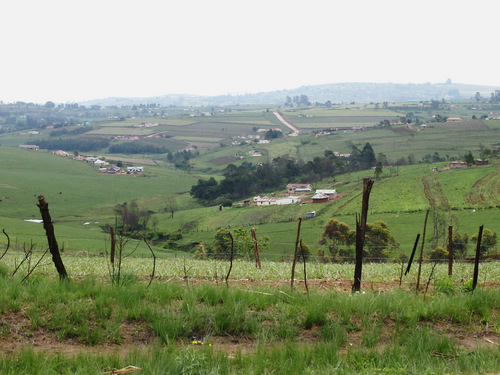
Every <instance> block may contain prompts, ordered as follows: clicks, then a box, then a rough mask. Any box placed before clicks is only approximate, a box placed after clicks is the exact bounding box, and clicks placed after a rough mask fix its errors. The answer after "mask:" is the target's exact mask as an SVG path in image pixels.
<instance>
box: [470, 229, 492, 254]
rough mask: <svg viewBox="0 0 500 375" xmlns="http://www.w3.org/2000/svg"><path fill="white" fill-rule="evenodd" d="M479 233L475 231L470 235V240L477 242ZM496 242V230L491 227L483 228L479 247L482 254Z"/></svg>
mask: <svg viewBox="0 0 500 375" xmlns="http://www.w3.org/2000/svg"><path fill="white" fill-rule="evenodd" d="M478 236H479V234H478V233H475V234H473V235H472V237H471V238H470V240H471V241H472V242H476V243H477V239H478ZM496 244H497V232H493V231H492V230H491V229H488V228H484V230H483V236H482V238H481V247H480V248H479V252H480V254H481V255H482V256H484V255H486V254H487V253H488V251H490V250H491V249H492V248H493V247H495V245H496Z"/></svg>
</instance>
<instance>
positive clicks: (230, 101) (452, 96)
mask: <svg viewBox="0 0 500 375" xmlns="http://www.w3.org/2000/svg"><path fill="white" fill-rule="evenodd" d="M498 89H500V87H498V86H481V85H472V84H463V83H451V82H450V83H356V82H344V83H329V84H322V85H311V86H301V87H297V88H294V89H285V90H277V91H270V92H259V93H253V94H244V95H218V96H199V95H189V94H169V95H162V96H152V97H144V98H125V97H124V98H121V97H113V98H106V99H96V100H90V101H85V102H80V103H79V104H83V105H85V106H87V105H101V106H122V105H133V104H146V103H157V104H160V105H162V106H229V105H232V106H234V105H245V104H269V105H272V104H273V105H281V104H284V103H285V101H286V98H287V96H289V97H291V98H293V97H294V96H300V95H307V96H308V98H309V101H310V102H311V103H315V102H318V103H324V102H326V101H331V102H332V103H351V102H355V103H383V102H385V101H387V102H406V101H426V100H431V99H434V100H441V99H445V100H460V99H470V98H472V97H474V95H475V94H476V92H479V93H480V94H481V95H482V96H483V97H486V98H489V96H490V95H491V93H492V92H494V91H495V90H498Z"/></svg>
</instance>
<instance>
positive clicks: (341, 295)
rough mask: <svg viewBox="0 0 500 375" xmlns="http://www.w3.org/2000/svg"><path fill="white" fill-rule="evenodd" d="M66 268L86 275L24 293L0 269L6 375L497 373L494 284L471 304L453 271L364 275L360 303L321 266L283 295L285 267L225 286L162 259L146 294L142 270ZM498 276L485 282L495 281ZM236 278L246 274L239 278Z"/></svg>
mask: <svg viewBox="0 0 500 375" xmlns="http://www.w3.org/2000/svg"><path fill="white" fill-rule="evenodd" d="M65 260H66V261H67V265H68V268H69V269H74V267H76V263H80V264H82V265H83V267H82V268H80V269H81V270H82V271H81V272H82V274H81V276H78V277H76V276H75V277H74V278H73V279H72V280H71V281H70V282H58V281H57V280H54V279H53V278H51V277H50V276H48V275H47V273H46V272H50V270H49V268H50V266H49V265H47V266H43V267H42V268H40V270H37V271H36V272H35V273H34V274H32V275H31V276H30V279H29V281H28V282H21V281H20V280H21V279H20V277H21V275H20V274H17V275H16V276H14V277H10V276H9V275H10V272H11V271H12V265H13V264H12V262H11V259H7V261H5V258H4V259H3V260H2V262H1V263H0V286H1V288H2V294H0V318H1V321H2V325H1V330H0V334H1V340H0V372H1V373H2V374H9V375H11V374H12V375H13V374H20V373H30V374H32V373H36V374H51V373H54V372H58V373H63V374H70V373H71V374H75V373H76V374H88V373H96V374H100V373H106V372H110V371H113V370H114V369H125V368H126V367H127V366H135V367H137V368H140V369H142V372H141V373H143V374H158V373H162V374H170V373H171V374H179V373H184V374H200V373H214V371H215V373H217V374H255V373H262V374H265V373H275V374H290V373H310V372H314V373H318V374H331V373H339V374H344V373H345V374H350V373H353V372H355V373H360V374H373V373H390V374H407V373H408V372H412V373H426V374H442V373H451V372H453V373H496V372H498V371H500V365H499V364H500V357H499V351H498V343H499V340H500V330H499V321H500V320H499V316H500V315H499V313H500V311H499V308H498V306H499V305H500V293H499V292H498V289H497V288H496V287H493V288H491V287H492V286H495V285H498V284H497V283H493V284H489V285H487V284H484V285H482V286H481V287H480V289H478V290H476V291H475V292H474V293H471V292H470V291H468V289H467V288H468V286H467V285H468V284H467V283H464V282H462V281H459V277H468V275H467V274H465V275H464V274H461V273H460V272H461V271H458V270H457V276H456V277H455V278H454V279H453V280H448V278H447V276H443V275H444V272H443V271H444V267H442V268H441V269H440V270H438V272H437V274H436V275H435V278H434V279H433V281H432V283H431V285H430V288H429V289H428V290H426V288H423V289H422V290H421V292H420V293H417V294H415V293H414V292H413V291H409V290H408V288H411V283H410V284H406V281H405V282H404V284H403V287H402V288H400V287H399V284H398V283H397V282H394V281H393V280H391V277H393V276H395V275H397V272H394V273H393V275H391V272H389V273H387V274H385V272H384V271H383V272H380V271H377V270H376V269H377V267H378V268H381V267H382V268H383V267H385V266H387V265H374V266H373V268H371V267H367V268H366V271H367V272H366V273H365V275H366V282H365V283H364V284H363V285H364V286H365V287H364V290H366V292H363V293H356V294H351V293H350V285H351V284H352V280H350V279H349V278H347V279H343V278H342V276H343V272H347V270H346V269H345V265H323V266H324V267H323V270H322V271H320V273H317V272H316V273H315V272H314V271H313V273H312V275H314V276H319V277H320V278H319V279H309V292H308V293H306V291H305V285H304V283H303V282H300V281H299V280H296V287H295V288H294V290H291V289H290V286H289V284H288V283H287V282H286V281H285V280H284V279H283V277H286V276H279V277H278V278H276V275H277V273H278V272H279V270H283V272H284V271H285V270H286V271H287V272H286V274H288V273H289V272H288V271H289V267H290V264H288V263H283V264H272V263H265V264H264V265H263V270H262V271H259V270H256V269H255V267H254V265H253V264H251V263H247V262H240V263H238V264H237V265H236V267H235V268H234V271H235V272H234V274H233V275H234V276H233V277H232V278H231V279H229V282H228V284H227V286H226V285H225V283H224V281H223V280H222V277H223V274H221V273H222V272H225V271H226V270H227V264H226V267H225V268H223V267H221V266H220V265H219V267H220V268H218V269H217V267H218V266H217V265H214V264H213V262H193V261H189V263H187V265H186V263H184V262H183V261H182V260H180V259H178V260H175V261H174V262H165V263H163V264H161V262H160V263H159V267H160V269H161V271H159V274H158V277H157V278H156V279H155V280H154V281H153V283H152V284H151V285H150V286H147V283H146V282H145V281H141V279H142V271H143V270H144V271H146V268H144V269H143V270H142V269H140V268H137V267H136V265H135V264H134V265H132V264H130V263H128V264H127V265H126V267H125V269H124V275H123V278H122V283H121V284H119V285H112V284H110V283H109V282H107V281H106V271H105V267H104V266H103V261H104V259H103V258H95V257H94V258H87V259H86V260H87V261H90V262H87V264H86V265H84V263H85V261H84V260H83V259H82V258H75V259H71V258H66V259H65ZM136 261H138V262H144V259H143V260H138V259H136V260H134V263H135V262H136ZM75 262H76V263H75ZM150 266H151V265H150V264H149V267H150ZM396 266H397V265H396V264H394V265H393V267H394V268H399V267H396ZM467 266H468V267H469V268H470V267H471V265H467ZM149 267H148V268H147V269H148V271H146V272H145V273H146V274H149V272H150V271H149ZM481 267H483V265H481ZM494 267H496V268H491V269H490V270H489V275H498V274H499V272H498V265H496V264H495V265H494ZM186 268H187V273H188V275H187V277H185V275H186V273H185V271H183V270H185V269H186ZM241 268H245V269H246V270H247V271H246V272H243V273H241V274H238V272H239V271H238V270H239V269H241ZM42 269H45V271H43V270H42ZM252 269H253V271H252ZM203 270H204V271H203ZM269 270H271V272H270V271H269ZM350 271H352V270H349V272H350ZM429 271H430V269H429V268H428V267H425V268H424V274H425V275H426V276H427V275H428V274H429ZM216 272H220V273H217V274H216ZM321 272H323V273H321ZM259 274H265V275H266V276H264V279H261V278H260V276H259ZM383 274H385V275H386V276H382V275H383ZM205 275H208V277H207V276H205ZM242 275H251V276H250V278H248V276H247V277H245V278H244V279H238V277H241V276H242ZM271 275H272V276H271ZM322 275H323V276H322ZM460 275H461V276H460ZM268 276H271V278H270V279H269V280H268V279H267V277H268ZM300 276H301V275H298V277H300ZM324 276H327V277H329V278H322V277H324ZM254 277H255V278H254ZM369 277H371V278H372V279H371V280H370V279H369ZM410 278H411V280H414V276H413V275H412V276H411V277H410ZM379 280H383V281H379ZM454 280H457V281H454ZM129 368H131V367H129ZM117 373H119V372H117Z"/></svg>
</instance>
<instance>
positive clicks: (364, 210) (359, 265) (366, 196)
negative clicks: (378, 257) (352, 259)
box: [352, 178, 373, 292]
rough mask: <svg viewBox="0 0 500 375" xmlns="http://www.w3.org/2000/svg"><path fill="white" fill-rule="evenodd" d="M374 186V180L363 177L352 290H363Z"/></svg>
mask: <svg viewBox="0 0 500 375" xmlns="http://www.w3.org/2000/svg"><path fill="white" fill-rule="evenodd" d="M372 187H373V180H372V179H370V178H363V201H362V205H361V219H360V221H358V219H357V218H356V265H355V266H354V283H353V284H352V291H353V292H359V291H360V290H361V274H362V271H363V246H364V243H365V231H366V219H367V217H368V202H369V200H370V192H371V190H372Z"/></svg>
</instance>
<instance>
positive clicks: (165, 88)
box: [0, 0, 500, 103]
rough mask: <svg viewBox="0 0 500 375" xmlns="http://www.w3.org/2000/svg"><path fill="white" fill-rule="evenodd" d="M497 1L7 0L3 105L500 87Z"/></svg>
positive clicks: (1, 27)
mask: <svg viewBox="0 0 500 375" xmlns="http://www.w3.org/2000/svg"><path fill="white" fill-rule="evenodd" d="M497 9H498V5H497V2H496V0H476V1H474V2H469V1H465V2H461V1H457V0H450V1H449V0H432V1H430V0H420V1H409V0H358V1H356V0H346V1H343V0H342V1H337V0H318V1H314V0H309V1H305V0H302V1H296V0H283V1H282V0H250V1H240V0H178V1H171V0H141V1H139V0H136V1H129V0H99V1H96V0H87V1H76V0H45V1H40V0H16V1H14V0H8V1H5V2H4V3H3V4H2V7H1V14H2V17H1V18H2V20H1V22H0V38H1V39H0V40H1V43H0V46H1V49H2V53H1V55H0V100H3V101H4V102H13V101H18V100H20V101H27V102H38V103H45V102H46V101H48V100H51V101H54V102H72V101H82V100H87V99H97V98H106V97H110V96H127V97H145V96H155V95H165V94H175V93H183V94H201V95H216V94H227V93H231V94H237V93H240V94H243V93H253V92H260V91H271V90H279V89H285V88H295V87H298V86H301V85H310V84H321V83H336V82H396V83H408V82H412V83H422V82H432V83H436V82H444V81H446V79H448V78H450V79H451V80H452V81H453V82H461V83H477V84H486V85H499V86H500V73H499V72H498V70H499V67H500V64H499V63H498V43H497V36H498V27H497V22H498V21H497V14H496V11H497Z"/></svg>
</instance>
